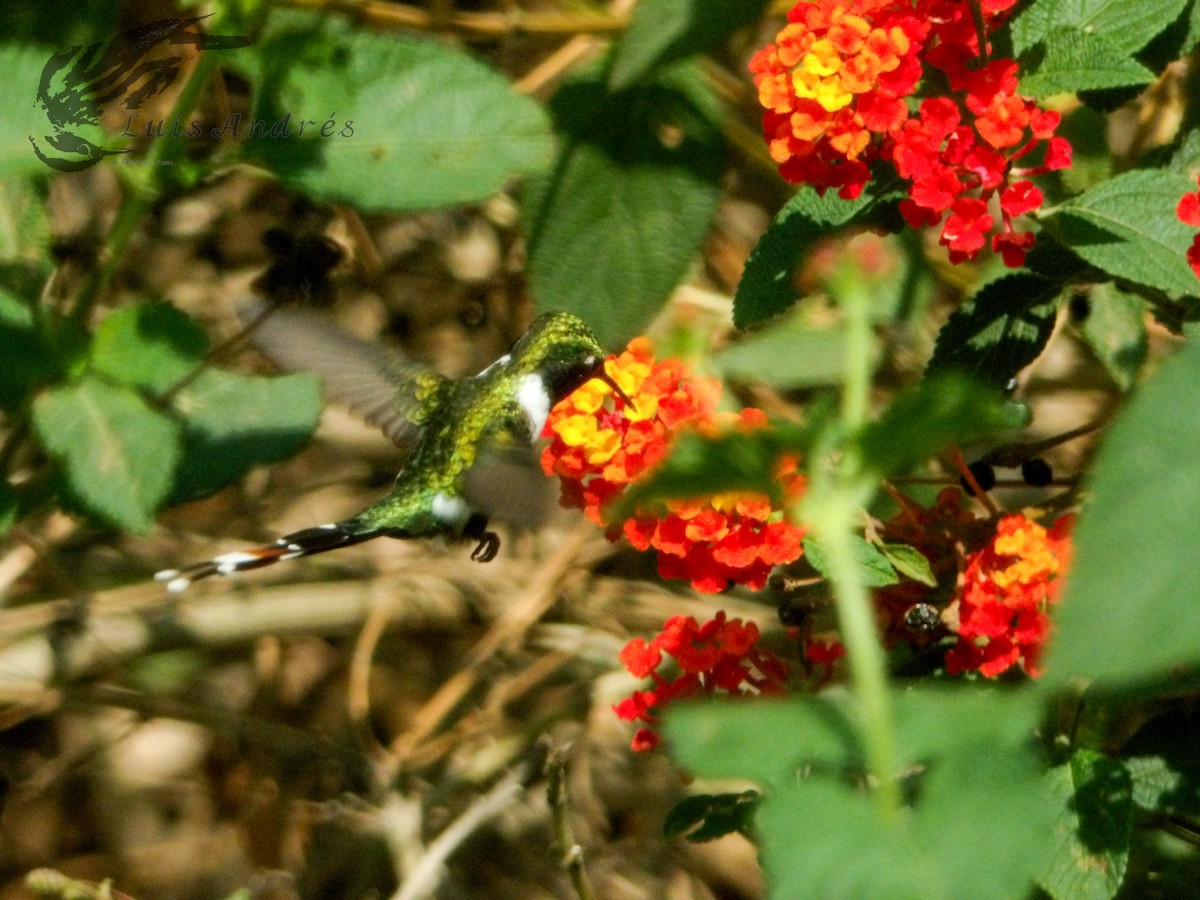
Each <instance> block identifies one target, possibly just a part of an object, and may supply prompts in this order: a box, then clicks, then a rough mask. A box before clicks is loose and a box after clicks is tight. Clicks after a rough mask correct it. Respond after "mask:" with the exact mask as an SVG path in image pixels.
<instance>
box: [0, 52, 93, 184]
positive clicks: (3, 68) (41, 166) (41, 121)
mask: <svg viewBox="0 0 1200 900" xmlns="http://www.w3.org/2000/svg"><path fill="white" fill-rule="evenodd" d="M54 53H55V50H53V49H51V48H50V47H39V46H37V45H32V44H15V43H3V44H0V83H2V84H4V87H5V90H6V91H8V92H9V97H10V98H11V102H10V103H9V104H8V108H7V109H5V111H4V115H3V116H0V175H2V176H3V177H4V179H5V180H8V179H18V178H22V177H24V176H26V175H32V174H50V173H51V171H52V170H51V169H50V168H49V167H47V166H46V164H45V163H43V162H42V161H41V160H40V159H38V157H37V154H36V153H34V150H33V145H32V144H31V143H30V140H29V138H30V136H31V135H32V136H33V137H34V138H35V139H36V140H37V141H38V142H39V146H41V147H42V151H43V153H50V152H55V151H53V150H52V148H50V147H48V146H47V145H46V136H47V135H51V134H53V133H54V132H53V129H52V128H51V125H50V122H49V120H47V118H46V114H45V112H43V111H42V109H41V108H40V107H39V106H38V104H37V102H36V101H37V96H38V82H39V80H40V79H41V77H42V69H43V68H45V66H46V63H47V62H48V61H49V59H50V57H51V56H52V55H54ZM18 98H19V99H18ZM89 137H90V135H89Z"/></svg>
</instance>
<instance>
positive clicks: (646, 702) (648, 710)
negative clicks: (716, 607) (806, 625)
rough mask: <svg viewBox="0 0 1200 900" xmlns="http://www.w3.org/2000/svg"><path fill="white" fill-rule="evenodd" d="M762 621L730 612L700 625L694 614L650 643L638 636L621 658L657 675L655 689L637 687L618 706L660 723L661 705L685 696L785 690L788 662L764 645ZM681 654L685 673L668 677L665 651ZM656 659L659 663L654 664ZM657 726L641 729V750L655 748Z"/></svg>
mask: <svg viewBox="0 0 1200 900" xmlns="http://www.w3.org/2000/svg"><path fill="white" fill-rule="evenodd" d="M758 639H759V632H758V626H757V625H755V624H754V623H753V622H749V623H746V622H742V620H741V619H728V620H726V618H725V612H724V611H723V610H722V611H719V612H718V613H717V614H716V616H715V617H714V618H713V619H712V620H710V621H708V622H705V623H704V624H703V625H701V624H699V623H698V622H697V621H696V620H695V619H693V618H692V617H691V616H672V617H671V618H669V619H667V621H666V622H665V623H664V624H663V629H662V631H661V632H660V633H659V634H658V635H656V636H655V637H653V638H651V639H650V641H649V642H647V641H645V640H643V639H642V638H634V639H633V640H632V641H630V642H629V643H628V644H627V645H626V646H625V649H624V650H623V651H621V662H622V664H623V665H624V666H625V668H626V669H628V670H629V672H630V673H631V674H633V675H636V676H637V677H638V678H645V677H646V676H650V677H651V678H653V679H654V683H655V688H654V690H653V691H634V692H633V693H632V694H631V695H630V696H628V697H626V698H625V699H624V700H622V701H621V702H620V703H618V704H616V705H615V706H614V707H613V712H615V713H616V714H617V715H618V716H619V717H620V718H622V719H626V720H628V721H635V720H640V721H643V722H646V723H647V724H650V725H654V724H657V722H658V718H657V715H656V710H661V709H662V708H663V707H665V706H666V705H667V704H668V703H670V702H671V701H673V700H677V699H680V698H683V697H692V696H696V695H697V694H715V693H717V692H723V693H727V694H732V695H735V696H746V695H753V694H777V693H781V692H782V691H783V686H784V682H785V681H786V679H787V673H788V667H787V664H786V663H785V662H783V660H781V659H779V658H778V657H777V656H775V655H774V654H773V653H771V652H770V651H768V650H761V649H759V648H758V646H757V645H758ZM663 653H667V654H669V655H670V656H673V657H674V658H675V661H676V663H677V664H678V666H679V669H680V670H681V671H682V673H683V674H681V675H679V676H677V677H676V678H673V679H670V680H668V679H667V678H666V677H665V676H663V675H662V674H661V673H660V672H659V671H658V667H659V665H660V664H661V662H662V654H663ZM651 660H653V664H649V663H650V661H651ZM659 740H660V738H659V735H658V734H657V733H656V732H655V731H654V730H653V729H652V728H640V729H638V731H637V733H636V734H635V735H634V737H633V742H632V747H633V749H634V750H636V751H645V750H652V749H654V748H655V747H656V746H658V743H659Z"/></svg>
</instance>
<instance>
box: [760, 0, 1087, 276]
mask: <svg viewBox="0 0 1200 900" xmlns="http://www.w3.org/2000/svg"><path fill="white" fill-rule="evenodd" d="M1015 3H1016V0H969V2H959V0H801V2H798V3H796V5H795V6H793V7H792V9H791V10H790V11H789V13H788V20H789V24H788V25H786V26H785V27H784V28H783V30H782V31H780V32H779V34H778V36H777V38H776V43H775V44H771V45H768V46H767V47H765V48H763V49H762V50H760V51H759V52H758V53H757V54H755V56H754V58H753V59H752V60H751V62H750V71H751V72H753V73H754V83H755V85H756V86H757V87H758V93H759V101H760V102H761V104H762V105H763V107H764V108H765V109H766V112H765V113H764V115H763V130H764V134H765V137H766V140H767V143H768V145H769V147H770V150H771V155H772V157H773V158H774V159H775V161H776V162H777V163H778V164H779V171H780V174H781V175H783V177H784V178H786V179H787V180H788V181H791V182H794V183H804V184H809V185H812V186H813V187H815V188H816V189H817V190H818V191H821V192H824V191H825V190H826V189H828V188H830V187H836V188H837V189H838V193H839V194H840V195H841V196H842V197H845V198H853V197H857V196H858V195H859V193H861V191H862V189H863V185H864V184H866V182H867V181H868V180H870V177H871V173H870V171H869V170H868V164H869V163H871V162H873V161H879V162H885V163H888V164H890V165H891V166H892V167H893V168H894V169H895V171H896V173H897V174H898V175H899V176H900V177H901V178H902V179H904V180H905V181H907V182H908V183H909V189H908V197H907V198H906V199H905V200H904V201H903V202H902V203H901V204H900V211H901V212H902V213H903V215H904V218H905V220H906V221H907V223H908V224H909V226H910V227H912V228H918V227H921V226H922V225H937V224H938V223H941V222H943V220H944V225H943V227H942V235H941V242H942V243H943V244H944V245H946V247H948V248H949V250H950V259H951V261H952V262H955V263H958V262H962V261H963V260H966V259H972V258H974V257H975V255H976V254H977V253H978V252H979V251H980V250H981V249H982V248H983V247H984V246H986V245H987V243H988V240H987V237H988V235H989V234H992V237H991V245H992V249H993V250H994V251H996V252H998V253H1000V254H1001V255H1002V257H1003V260H1004V263H1005V265H1008V266H1011V267H1017V266H1020V265H1021V264H1022V263H1023V261H1024V259H1025V254H1026V252H1027V251H1028V250H1029V248H1030V247H1031V246H1032V244H1033V239H1034V236H1033V234H1032V233H1031V232H1019V231H1017V230H1016V229H1015V228H1014V225H1013V219H1014V218H1016V217H1019V216H1022V215H1025V214H1027V213H1030V212H1033V211H1034V210H1036V209H1037V208H1038V207H1039V206H1041V203H1042V200H1043V197H1042V193H1041V191H1040V190H1038V189H1037V188H1036V187H1035V186H1034V185H1033V183H1032V182H1030V181H1028V180H1027V179H1028V177H1029V176H1031V175H1037V174H1042V173H1045V172H1048V171H1052V170H1056V169H1061V168H1065V167H1067V166H1069V165H1070V164H1071V148H1070V145H1069V144H1068V143H1067V141H1066V140H1065V139H1064V138H1062V137H1055V136H1054V131H1055V129H1056V128H1057V127H1058V124H1059V120H1060V117H1059V115H1058V113H1054V112H1047V111H1045V110H1042V109H1040V108H1039V107H1038V106H1037V104H1036V103H1034V102H1033V101H1032V100H1028V99H1026V98H1024V97H1021V96H1019V95H1018V94H1017V64H1016V63H1015V62H1014V61H1012V60H1010V59H1002V58H992V59H990V60H989V59H987V58H986V56H987V53H988V52H990V46H987V45H986V40H987V37H986V36H987V33H988V32H989V31H991V30H992V29H994V28H996V27H998V26H999V24H1000V23H1001V21H1002V20H1003V19H1004V18H1005V17H1006V16H1007V14H1008V12H1009V11H1010V10H1011V8H1012V7H1013V6H1014V5H1015ZM972 6H974V7H977V9H976V12H977V13H978V15H979V20H978V22H977V21H976V19H975V16H974V15H973V13H972V9H971V7H972ZM981 32H982V33H981ZM981 42H984V44H985V46H983V47H981ZM928 72H933V75H934V77H933V78H932V79H930V83H932V84H936V85H938V86H939V87H938V90H939V91H940V94H939V95H935V96H932V97H927V98H926V99H925V100H924V101H923V102H922V103H921V104H920V106H919V107H918V108H916V109H915V111H910V108H909V106H908V104H907V103H906V102H905V98H908V97H912V96H915V95H916V92H917V89H918V83H919V82H921V80H922V79H923V78H924V77H925V75H926V74H927V73H928ZM942 85H945V86H946V87H948V88H949V93H950V94H952V95H953V96H944V94H946V93H947V92H946V90H945V88H944V87H942ZM1039 149H1041V150H1043V151H1044V158H1043V160H1042V162H1041V163H1040V164H1038V165H1035V166H1030V167H1026V168H1018V167H1017V163H1018V161H1020V160H1021V159H1023V158H1026V157H1028V156H1029V154H1031V153H1033V152H1034V151H1035V150H1039ZM996 196H998V198H999V207H1000V212H1001V221H1000V223H999V224H1000V227H999V229H998V230H997V231H996V233H994V234H993V233H992V232H993V230H994V229H995V226H996V224H997V223H996V221H995V217H994V216H993V215H992V214H991V213H990V212H989V211H988V210H989V203H990V201H991V199H992V198H993V197H996Z"/></svg>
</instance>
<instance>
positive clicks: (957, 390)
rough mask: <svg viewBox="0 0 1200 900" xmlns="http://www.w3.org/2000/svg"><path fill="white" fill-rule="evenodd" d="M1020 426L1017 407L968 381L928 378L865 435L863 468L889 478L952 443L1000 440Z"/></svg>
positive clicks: (901, 396) (893, 406)
mask: <svg viewBox="0 0 1200 900" xmlns="http://www.w3.org/2000/svg"><path fill="white" fill-rule="evenodd" d="M1021 424H1022V420H1021V418H1020V415H1019V411H1018V410H1017V409H1015V408H1014V407H1013V406H1012V405H1011V404H1006V403H1004V402H1003V401H1002V400H1001V399H1000V398H999V397H998V396H997V394H996V393H995V392H993V391H989V390H987V389H985V388H983V387H980V386H979V385H978V384H976V383H975V382H973V381H971V380H969V379H965V378H959V377H954V376H938V377H935V378H925V379H923V380H922V381H921V383H920V384H919V385H917V387H916V388H915V389H913V390H909V391H906V392H905V393H903V394H900V395H899V396H897V397H896V399H895V400H894V401H892V404H891V406H889V407H888V408H887V409H886V410H885V411H884V412H883V415H882V416H880V418H879V420H878V421H876V422H872V423H871V424H870V425H868V426H867V427H866V429H865V430H864V431H863V435H862V438H861V443H860V445H861V447H862V457H863V464H864V465H865V466H866V467H867V468H869V469H871V470H873V471H876V472H879V473H880V474H881V475H883V476H885V477H886V476H887V475H890V474H894V473H897V472H905V471H907V470H908V469H909V468H910V467H911V466H913V465H914V464H916V463H918V462H921V461H923V460H926V459H929V458H930V457H931V456H933V455H934V454H936V453H938V452H939V451H941V450H943V449H945V448H946V447H947V446H948V445H950V444H952V443H958V444H968V443H973V442H975V441H982V440H987V439H990V438H995V437H996V436H998V435H1000V434H1003V433H1004V432H1005V431H1008V430H1011V429H1013V428H1016V427H1019V426H1020V425H1021Z"/></svg>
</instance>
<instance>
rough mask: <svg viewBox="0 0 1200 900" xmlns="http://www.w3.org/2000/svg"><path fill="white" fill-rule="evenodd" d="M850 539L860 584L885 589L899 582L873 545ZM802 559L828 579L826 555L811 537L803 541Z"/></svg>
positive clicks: (852, 536)
mask: <svg viewBox="0 0 1200 900" xmlns="http://www.w3.org/2000/svg"><path fill="white" fill-rule="evenodd" d="M850 537H851V546H853V548H854V561H855V562H856V563H857V564H858V574H859V578H860V580H861V582H862V584H864V585H865V586H867V587H872V588H875V587H887V586H889V585H892V584H897V583H898V582H899V581H900V578H899V576H897V575H896V570H895V569H894V568H893V567H892V564H891V563H890V562H889V561H888V558H887V557H886V556H884V555H883V554H882V553H880V552H879V550H878V549H877V548H876V547H875V545H874V544H872V543H870V542H869V541H866V540H864V539H863V538H861V537H859V536H858V535H856V534H855V535H851V536H850ZM804 558H805V559H807V560H808V562H809V564H810V565H812V567H813V568H814V569H816V570H817V571H818V572H820V573H821V574H822V575H824V576H825V577H826V578H828V577H829V571H828V570H829V565H828V560H827V553H826V550H825V548H824V546H822V544H821V542H820V541H818V540H816V539H815V538H811V537H806V538H805V539H804Z"/></svg>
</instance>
